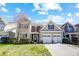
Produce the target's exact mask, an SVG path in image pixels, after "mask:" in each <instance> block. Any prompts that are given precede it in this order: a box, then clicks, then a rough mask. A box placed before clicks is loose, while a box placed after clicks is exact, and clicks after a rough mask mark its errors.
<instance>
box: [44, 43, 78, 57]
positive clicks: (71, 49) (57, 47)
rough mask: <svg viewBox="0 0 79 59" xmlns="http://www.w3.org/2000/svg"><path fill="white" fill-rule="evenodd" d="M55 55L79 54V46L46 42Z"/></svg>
mask: <svg viewBox="0 0 79 59" xmlns="http://www.w3.org/2000/svg"><path fill="white" fill-rule="evenodd" d="M45 46H46V47H47V49H48V50H49V52H50V53H51V54H52V55H54V56H79V47H75V46H73V45H69V44H45Z"/></svg>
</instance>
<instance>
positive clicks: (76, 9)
mask: <svg viewBox="0 0 79 59" xmlns="http://www.w3.org/2000/svg"><path fill="white" fill-rule="evenodd" d="M20 12H23V13H24V14H25V15H26V16H28V19H29V20H31V21H32V22H47V21H48V20H50V19H51V20H53V21H54V22H56V23H58V24H63V23H65V22H71V23H73V24H77V23H79V4H78V3H2V4H1V3H0V16H2V17H4V18H5V20H6V21H8V22H13V21H15V20H14V17H15V15H16V13H20Z"/></svg>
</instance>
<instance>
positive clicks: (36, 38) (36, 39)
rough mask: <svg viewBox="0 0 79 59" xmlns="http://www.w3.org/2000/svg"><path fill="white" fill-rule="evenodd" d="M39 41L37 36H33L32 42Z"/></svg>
mask: <svg viewBox="0 0 79 59" xmlns="http://www.w3.org/2000/svg"><path fill="white" fill-rule="evenodd" d="M38 40H39V35H38V34H33V41H34V42H38Z"/></svg>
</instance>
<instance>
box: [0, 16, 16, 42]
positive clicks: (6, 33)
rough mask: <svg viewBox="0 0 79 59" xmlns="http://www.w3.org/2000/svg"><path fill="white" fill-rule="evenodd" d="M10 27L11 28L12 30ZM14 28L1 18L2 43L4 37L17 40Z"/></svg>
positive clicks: (0, 34)
mask: <svg viewBox="0 0 79 59" xmlns="http://www.w3.org/2000/svg"><path fill="white" fill-rule="evenodd" d="M13 26H14V25H13ZM9 27H11V29H10V28H9ZM12 28H13V27H12V25H11V24H8V23H7V22H6V21H5V20H4V18H3V17H0V43H1V42H2V40H1V38H2V37H9V38H15V33H14V32H12ZM14 28H15V27H14Z"/></svg>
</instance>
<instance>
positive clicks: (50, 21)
mask: <svg viewBox="0 0 79 59" xmlns="http://www.w3.org/2000/svg"><path fill="white" fill-rule="evenodd" d="M50 23H52V24H54V25H55V26H56V27H57V28H58V29H60V30H62V29H61V28H60V27H59V26H58V25H57V24H56V23H54V22H53V21H52V20H51V19H50V20H49V22H48V23H47V24H46V25H44V26H43V27H42V28H41V30H40V31H42V30H43V29H44V28H45V27H46V26H47V25H48V24H50Z"/></svg>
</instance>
